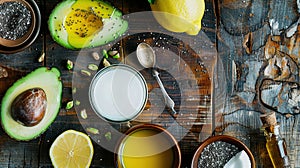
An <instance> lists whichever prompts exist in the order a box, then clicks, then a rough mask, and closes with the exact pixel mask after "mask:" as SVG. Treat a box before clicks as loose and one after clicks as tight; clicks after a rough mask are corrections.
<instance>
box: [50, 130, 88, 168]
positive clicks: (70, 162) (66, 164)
mask: <svg viewBox="0 0 300 168" xmlns="http://www.w3.org/2000/svg"><path fill="white" fill-rule="evenodd" d="M49 154H50V158H51V161H52V164H53V166H54V167H56V168H76V167H80V168H85V167H89V166H90V164H91V161H92V158H93V154H94V148H93V144H92V142H91V139H90V138H89V137H88V136H87V135H86V134H84V133H82V132H78V131H74V130H67V131H65V132H63V133H62V134H60V135H59V136H58V137H57V138H56V139H55V141H54V142H53V144H52V145H51V148H50V152H49Z"/></svg>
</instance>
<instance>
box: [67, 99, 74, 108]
mask: <svg viewBox="0 0 300 168" xmlns="http://www.w3.org/2000/svg"><path fill="white" fill-rule="evenodd" d="M73 106H74V103H73V100H72V101H69V102H68V103H67V105H66V110H70V109H71V108H72V107H73Z"/></svg>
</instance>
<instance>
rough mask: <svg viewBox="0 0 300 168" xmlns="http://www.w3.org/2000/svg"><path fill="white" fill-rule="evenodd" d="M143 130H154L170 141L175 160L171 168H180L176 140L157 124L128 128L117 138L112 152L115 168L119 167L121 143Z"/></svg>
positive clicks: (179, 150)
mask: <svg viewBox="0 0 300 168" xmlns="http://www.w3.org/2000/svg"><path fill="white" fill-rule="evenodd" d="M144 129H151V130H156V131H158V132H161V133H163V134H164V135H166V136H165V137H166V138H167V139H168V140H170V143H172V145H173V146H172V149H173V152H174V155H175V159H174V161H175V162H174V163H173V167H174V168H180V166H181V149H180V146H179V144H178V142H177V140H176V139H175V137H174V136H173V135H172V134H171V133H170V132H169V131H168V130H167V129H165V128H163V127H162V126H160V125H157V124H149V123H143V124H138V125H135V126H133V127H131V128H129V129H128V130H127V131H125V133H124V135H123V136H121V137H120V138H119V141H118V142H117V145H116V147H115V152H114V162H115V167H117V168H119V166H120V165H121V163H120V160H119V158H120V155H119V151H120V148H121V147H122V143H123V141H124V140H126V138H127V137H128V136H130V134H131V133H134V132H136V131H138V130H144ZM121 167H122V166H121ZM121 167H120V168H121Z"/></svg>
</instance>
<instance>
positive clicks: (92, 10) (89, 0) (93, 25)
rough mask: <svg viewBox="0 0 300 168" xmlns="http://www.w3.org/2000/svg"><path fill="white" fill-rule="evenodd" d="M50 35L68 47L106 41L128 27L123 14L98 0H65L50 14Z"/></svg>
mask: <svg viewBox="0 0 300 168" xmlns="http://www.w3.org/2000/svg"><path fill="white" fill-rule="evenodd" d="M48 26H49V30H50V34H51V36H52V38H53V39H54V40H55V41H56V42H57V43H58V44H60V45H62V46H64V47H66V48H68V49H81V48H91V47H96V46H100V45H104V44H107V43H109V42H111V41H113V40H115V39H116V38H118V37H119V36H120V35H122V34H123V33H124V32H125V31H126V30H127V28H128V23H127V21H126V20H124V19H122V13H121V11H119V10H118V9H116V8H115V7H113V6H111V5H110V4H108V3H105V2H103V1H101V0H64V1H62V2H61V3H59V4H58V5H57V6H56V7H55V8H54V9H53V11H52V13H51V14H50V16H49V20H48Z"/></svg>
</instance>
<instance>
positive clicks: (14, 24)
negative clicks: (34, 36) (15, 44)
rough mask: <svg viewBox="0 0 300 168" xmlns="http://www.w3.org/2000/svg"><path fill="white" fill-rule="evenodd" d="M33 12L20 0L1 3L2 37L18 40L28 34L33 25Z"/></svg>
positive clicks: (0, 30)
mask: <svg viewBox="0 0 300 168" xmlns="http://www.w3.org/2000/svg"><path fill="white" fill-rule="evenodd" d="M31 17H32V16H31V13H30V11H29V9H28V8H27V7H26V6H25V5H24V4H22V3H20V2H4V3H2V4H0V37H1V38H4V39H7V40H16V39H18V38H21V37H22V36H24V35H25V34H26V32H27V31H28V29H29V27H30V25H31Z"/></svg>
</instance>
